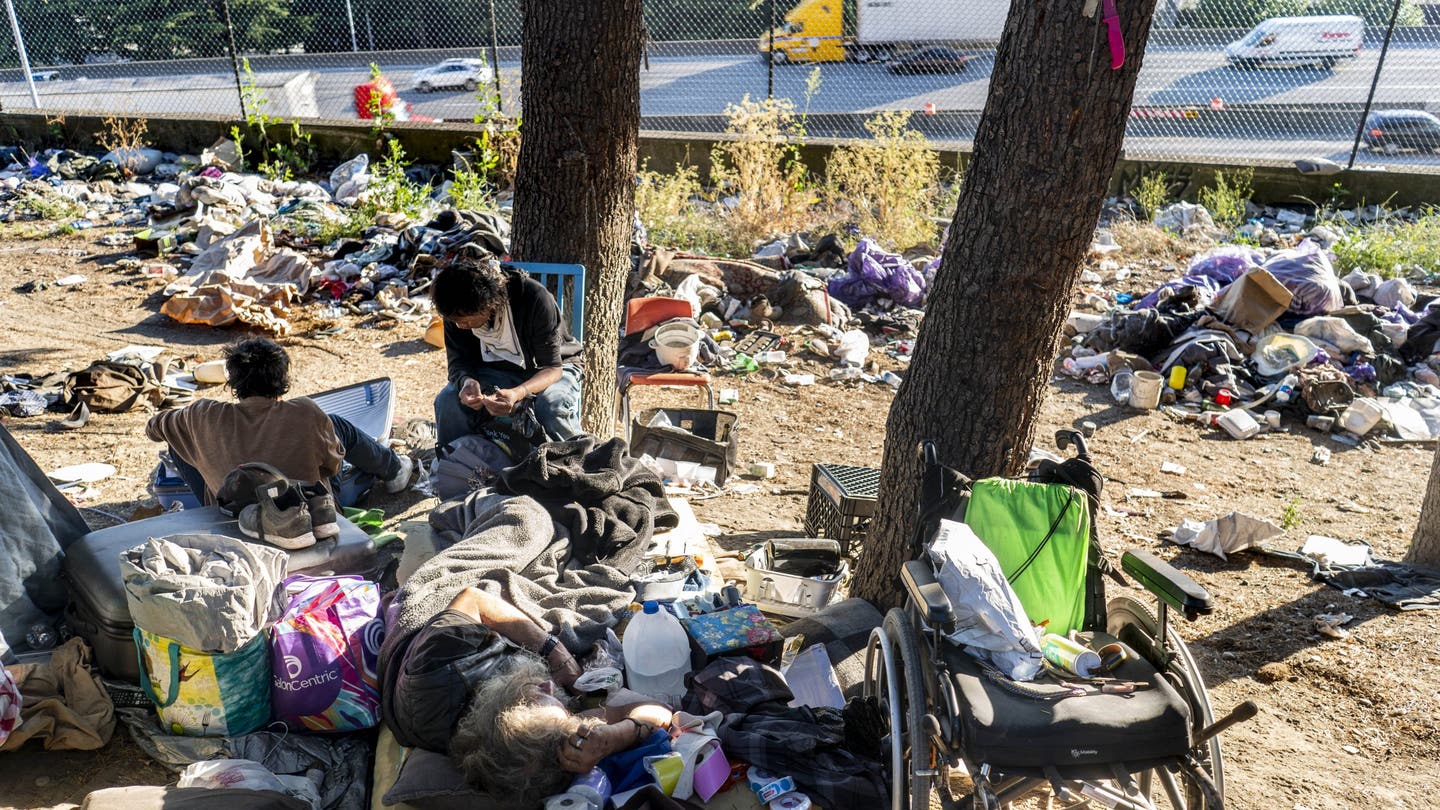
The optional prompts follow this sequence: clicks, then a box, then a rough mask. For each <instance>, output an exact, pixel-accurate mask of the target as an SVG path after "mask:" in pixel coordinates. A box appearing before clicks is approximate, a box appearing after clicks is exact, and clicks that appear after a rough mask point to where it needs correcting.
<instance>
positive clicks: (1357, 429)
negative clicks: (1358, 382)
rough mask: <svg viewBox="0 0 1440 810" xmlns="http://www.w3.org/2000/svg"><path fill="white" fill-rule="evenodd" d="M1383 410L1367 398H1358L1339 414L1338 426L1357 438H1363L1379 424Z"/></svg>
mask: <svg viewBox="0 0 1440 810" xmlns="http://www.w3.org/2000/svg"><path fill="white" fill-rule="evenodd" d="M1384 415H1385V409H1384V407H1382V406H1381V405H1380V403H1379V402H1376V401H1375V400H1373V399H1370V398H1369V397H1360V398H1359V399H1357V400H1355V401H1354V402H1352V403H1350V407H1348V408H1346V409H1345V412H1344V413H1342V414H1340V426H1341V427H1343V428H1345V429H1346V430H1348V431H1350V432H1351V433H1354V434H1355V435H1357V436H1364V435H1365V434H1366V433H1369V432H1370V431H1371V430H1372V429H1374V427H1375V426H1376V425H1378V424H1380V418H1381V417H1382V416H1384Z"/></svg>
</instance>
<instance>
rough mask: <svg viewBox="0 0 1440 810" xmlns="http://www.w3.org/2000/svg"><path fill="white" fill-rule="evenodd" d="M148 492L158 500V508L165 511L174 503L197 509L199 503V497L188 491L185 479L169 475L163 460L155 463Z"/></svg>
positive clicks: (184, 507) (181, 506) (185, 507)
mask: <svg viewBox="0 0 1440 810" xmlns="http://www.w3.org/2000/svg"><path fill="white" fill-rule="evenodd" d="M150 493H151V494H153V495H154V496H155V499H156V500H158V501H160V508H161V509H164V510H165V511H167V512H168V511H170V509H171V507H173V506H174V505H175V504H176V503H179V504H180V508H181V509H199V508H200V505H201V504H200V499H199V498H197V497H195V493H193V492H191V491H190V486H189V485H188V484H186V483H185V479H183V478H181V477H180V476H178V475H171V474H170V469H169V468H168V467H166V466H165V462H164V461H161V462H160V463H159V464H157V465H155V472H154V473H153V474H151V476H150Z"/></svg>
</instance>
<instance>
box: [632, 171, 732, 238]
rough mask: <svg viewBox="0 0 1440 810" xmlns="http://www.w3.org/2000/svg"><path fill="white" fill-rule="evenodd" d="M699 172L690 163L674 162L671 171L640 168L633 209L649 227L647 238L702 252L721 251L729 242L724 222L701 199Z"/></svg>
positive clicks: (706, 202) (702, 192)
mask: <svg viewBox="0 0 1440 810" xmlns="http://www.w3.org/2000/svg"><path fill="white" fill-rule="evenodd" d="M704 193H705V192H704V189H702V188H701V187H700V172H699V170H698V169H696V168H695V167H694V166H680V165H676V166H675V172H674V173H673V174H662V173H660V172H654V171H650V167H649V163H648V162H647V163H646V164H645V165H644V166H642V167H641V169H640V176H639V183H638V185H637V186H636V187H635V210H636V212H638V213H639V215H640V221H641V222H644V223H645V227H646V228H647V229H648V230H649V234H650V239H651V241H653V242H656V243H658V244H662V245H683V246H685V247H686V248H687V249H691V250H701V251H704V252H706V253H723V252H726V251H728V250H729V249H731V247H732V245H733V243H732V241H731V239H730V235H729V233H728V232H727V231H726V228H725V223H724V222H723V221H722V220H721V219H720V218H719V217H717V216H716V215H715V213H714V208H713V205H714V204H713V203H710V202H708V201H706V200H705V199H704Z"/></svg>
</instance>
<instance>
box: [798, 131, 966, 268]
mask: <svg viewBox="0 0 1440 810" xmlns="http://www.w3.org/2000/svg"><path fill="white" fill-rule="evenodd" d="M910 116H911V112H910V111H909V110H897V111H893V112H884V113H880V114H879V115H877V116H875V117H874V118H871V119H870V120H868V121H866V122H865V128H866V129H867V130H869V132H870V141H868V142H866V143H861V144H856V145H854V146H843V147H839V148H837V149H836V150H835V151H834V152H833V153H832V154H831V156H830V161H829V162H828V163H827V164H826V166H825V178H826V181H827V182H826V188H827V192H826V193H827V195H828V196H829V197H830V201H831V205H832V206H833V207H834V208H843V207H845V206H846V205H847V204H848V206H849V207H850V208H852V209H853V211H854V221H855V224H856V226H858V227H859V229H860V232H861V233H863V234H866V235H870V236H874V237H875V238H876V239H878V240H880V241H881V242H882V243H883V244H886V245H888V246H889V247H891V248H895V249H904V248H906V247H910V246H912V245H920V244H929V243H931V242H934V241H935V222H934V219H933V218H932V215H933V214H934V213H936V202H937V200H938V199H939V197H940V193H939V192H940V156H939V154H937V153H936V152H934V151H933V150H931V149H930V143H929V141H927V140H926V139H925V136H924V135H922V134H921V133H920V132H918V131H917V130H914V129H911V128H910ZM952 210H953V209H952Z"/></svg>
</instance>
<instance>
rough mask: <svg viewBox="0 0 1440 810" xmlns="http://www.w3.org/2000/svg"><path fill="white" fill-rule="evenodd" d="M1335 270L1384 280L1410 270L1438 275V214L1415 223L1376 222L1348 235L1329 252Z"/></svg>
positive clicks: (1439, 267) (1439, 216)
mask: <svg viewBox="0 0 1440 810" xmlns="http://www.w3.org/2000/svg"><path fill="white" fill-rule="evenodd" d="M1333 250H1334V253H1335V264H1336V270H1338V271H1339V272H1340V273H1342V274H1343V273H1348V272H1350V271H1351V270H1364V271H1366V272H1370V273H1379V274H1380V275H1382V276H1384V277H1386V278H1394V277H1396V276H1404V275H1406V274H1407V273H1408V271H1409V270H1410V269H1411V268H1415V269H1419V270H1420V271H1421V272H1423V273H1425V274H1426V275H1427V276H1431V277H1434V276H1436V275H1440V211H1434V210H1432V211H1429V212H1427V213H1426V214H1425V216H1422V217H1421V218H1420V219H1418V220H1416V221H1415V222H1403V223H1398V224H1391V223H1388V222H1378V223H1376V224H1374V225H1371V226H1370V227H1368V228H1365V229H1363V230H1357V231H1353V232H1351V233H1349V234H1348V235H1346V237H1345V238H1344V239H1342V240H1340V241H1339V242H1337V243H1336V244H1335V246H1334V248H1333Z"/></svg>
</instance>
